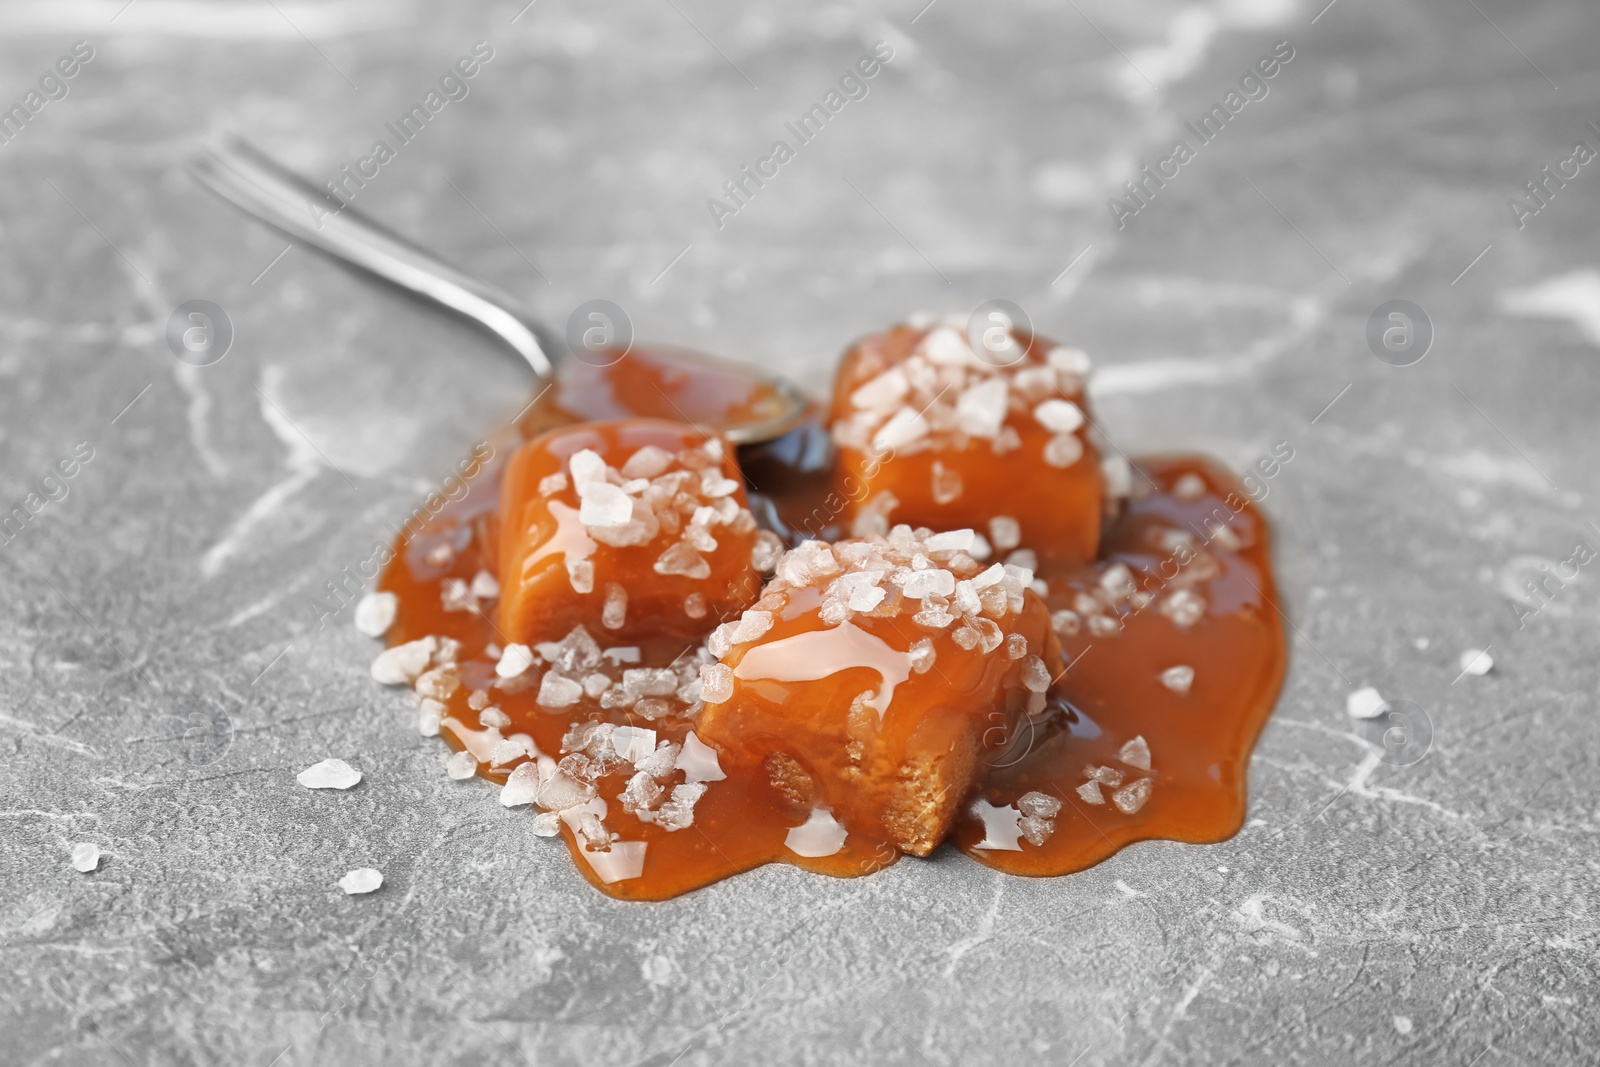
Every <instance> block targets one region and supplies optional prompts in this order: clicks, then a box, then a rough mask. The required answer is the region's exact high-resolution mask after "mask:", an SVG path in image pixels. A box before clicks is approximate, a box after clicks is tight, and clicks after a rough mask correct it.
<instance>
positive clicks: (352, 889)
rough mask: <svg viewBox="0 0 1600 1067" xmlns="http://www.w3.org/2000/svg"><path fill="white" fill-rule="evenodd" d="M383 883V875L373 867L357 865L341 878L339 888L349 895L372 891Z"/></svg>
mask: <svg viewBox="0 0 1600 1067" xmlns="http://www.w3.org/2000/svg"><path fill="white" fill-rule="evenodd" d="M382 884H383V875H382V874H380V873H379V872H377V871H375V870H373V869H372V868H371V867H357V868H356V869H355V870H353V871H351V872H350V873H348V874H346V875H345V876H344V877H343V878H341V879H339V888H340V889H343V890H344V891H345V893H346V895H348V896H352V897H353V896H357V895H359V894H361V893H371V892H373V891H374V890H376V889H377V888H378V887H379V886H381V885H382Z"/></svg>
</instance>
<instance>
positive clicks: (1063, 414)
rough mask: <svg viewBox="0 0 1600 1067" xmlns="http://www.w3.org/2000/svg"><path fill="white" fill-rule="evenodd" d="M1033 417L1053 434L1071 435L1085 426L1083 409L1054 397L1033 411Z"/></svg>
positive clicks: (1068, 401)
mask: <svg viewBox="0 0 1600 1067" xmlns="http://www.w3.org/2000/svg"><path fill="white" fill-rule="evenodd" d="M1033 417H1034V418H1035V419H1036V420H1037V421H1038V423H1039V425H1040V426H1043V427H1044V428H1045V429H1047V430H1049V431H1050V432H1051V433H1057V434H1069V433H1073V432H1074V431H1076V430H1077V429H1078V428H1079V427H1081V426H1082V425H1083V409H1082V408H1080V407H1078V405H1076V404H1074V403H1073V402H1072V401H1070V400H1062V399H1060V398H1059V397H1052V398H1050V399H1049V400H1046V401H1044V402H1043V403H1041V404H1040V405H1039V406H1038V407H1036V408H1034V409H1033Z"/></svg>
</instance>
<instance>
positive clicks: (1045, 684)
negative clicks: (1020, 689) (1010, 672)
mask: <svg viewBox="0 0 1600 1067" xmlns="http://www.w3.org/2000/svg"><path fill="white" fill-rule="evenodd" d="M1022 684H1023V685H1024V686H1026V687H1027V689H1028V691H1029V692H1030V693H1043V692H1044V691H1045V690H1047V689H1049V688H1050V669H1049V668H1048V667H1046V666H1045V665H1044V660H1042V659H1040V658H1039V657H1038V656H1029V657H1028V658H1027V659H1026V660H1024V661H1023V663H1022Z"/></svg>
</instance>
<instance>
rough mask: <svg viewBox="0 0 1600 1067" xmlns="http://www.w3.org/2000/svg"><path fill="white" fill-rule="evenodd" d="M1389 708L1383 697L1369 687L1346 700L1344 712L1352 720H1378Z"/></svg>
mask: <svg viewBox="0 0 1600 1067" xmlns="http://www.w3.org/2000/svg"><path fill="white" fill-rule="evenodd" d="M1388 706H1389V704H1388V702H1387V701H1386V700H1384V699H1383V697H1382V695H1380V694H1379V693H1378V691H1377V690H1376V689H1374V688H1372V686H1370V685H1369V686H1366V687H1364V688H1361V689H1357V690H1356V691H1355V692H1354V693H1351V694H1350V695H1349V696H1347V697H1346V698H1345V701H1344V712H1345V714H1346V715H1348V716H1350V717H1351V718H1352V719H1376V718H1377V717H1378V716H1379V715H1382V714H1383V710H1384V709H1385V708H1387V707H1388Z"/></svg>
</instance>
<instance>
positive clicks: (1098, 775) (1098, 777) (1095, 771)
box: [1083, 766, 1122, 788]
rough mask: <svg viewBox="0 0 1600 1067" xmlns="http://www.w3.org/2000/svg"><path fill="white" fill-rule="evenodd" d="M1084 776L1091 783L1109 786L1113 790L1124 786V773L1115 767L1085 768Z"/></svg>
mask: <svg viewBox="0 0 1600 1067" xmlns="http://www.w3.org/2000/svg"><path fill="white" fill-rule="evenodd" d="M1083 776H1084V777H1085V778H1087V779H1089V780H1090V781H1091V782H1099V783H1100V784H1101V785H1109V786H1111V787H1112V788H1116V787H1117V786H1119V785H1121V784H1122V772H1121V771H1119V770H1117V769H1116V768H1115V767H1095V766H1089V767H1085V768H1084V769H1083Z"/></svg>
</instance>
